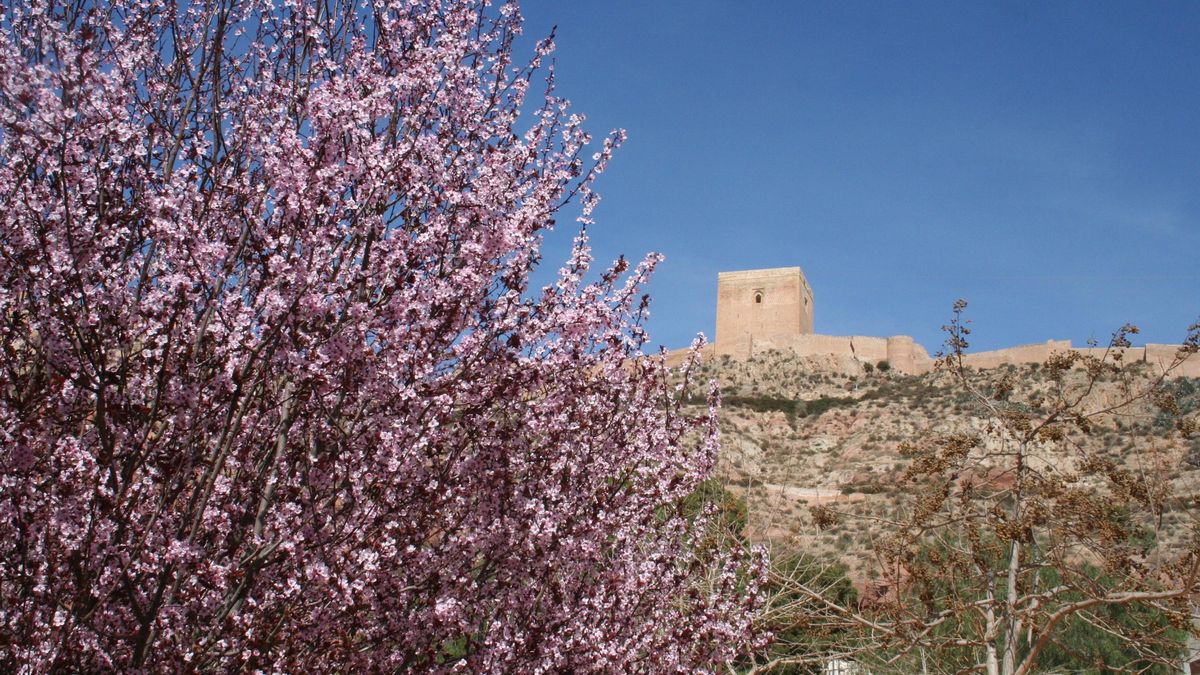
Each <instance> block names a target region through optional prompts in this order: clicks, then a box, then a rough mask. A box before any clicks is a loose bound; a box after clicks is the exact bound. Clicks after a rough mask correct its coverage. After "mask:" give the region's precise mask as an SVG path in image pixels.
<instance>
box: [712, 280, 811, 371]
mask: <svg viewBox="0 0 1200 675" xmlns="http://www.w3.org/2000/svg"><path fill="white" fill-rule="evenodd" d="M812 332H813V294H812V289H811V288H810V287H809V285H808V280H807V279H805V278H804V272H803V271H801V270H800V268H799V267H782V268H777V269H766V270H745V271H742V272H721V273H720V274H719V275H718V276H717V335H716V343H717V353H718V354H730V355H733V356H739V357H745V356H748V355H749V354H750V353H751V352H752V351H754V349H755V347H754V344H755V342H776V341H779V340H780V339H782V338H787V337H791V336H793V335H807V334H810V333H812Z"/></svg>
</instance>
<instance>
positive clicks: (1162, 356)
mask: <svg viewBox="0 0 1200 675" xmlns="http://www.w3.org/2000/svg"><path fill="white" fill-rule="evenodd" d="M1178 354H1179V345H1146V362H1147V363H1149V364H1150V365H1151V367H1153V368H1154V369H1155V372H1161V371H1162V370H1164V369H1166V368H1168V367H1170V366H1171V364H1172V363H1174V362H1175V359H1176V357H1177V355H1178ZM1171 374H1172V375H1173V376H1175V377H1200V353H1192V354H1189V355H1187V358H1186V359H1185V360H1184V361H1183V363H1181V364H1179V365H1178V366H1176V368H1175V369H1174V370H1172V371H1171Z"/></svg>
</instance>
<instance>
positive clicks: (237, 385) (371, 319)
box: [0, 0, 756, 672]
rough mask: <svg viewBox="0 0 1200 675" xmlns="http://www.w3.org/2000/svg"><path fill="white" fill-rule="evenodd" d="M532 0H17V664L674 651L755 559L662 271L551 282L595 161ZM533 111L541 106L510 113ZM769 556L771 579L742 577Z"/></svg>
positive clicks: (1, 286)
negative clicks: (724, 489)
mask: <svg viewBox="0 0 1200 675" xmlns="http://www.w3.org/2000/svg"><path fill="white" fill-rule="evenodd" d="M520 27H521V19H520V16H519V12H518V11H517V9H516V7H515V6H514V5H513V4H505V5H503V6H501V7H499V8H491V7H488V6H486V3H481V2H476V1H468V0H444V1H442V2H438V1H437V0H419V1H418V0H394V1H390V2H385V1H383V0H378V1H374V2H366V3H355V2H350V1H348V0H323V1H321V2H311V3H298V2H271V1H256V0H211V1H209V2H201V3H178V4H174V3H158V2H151V1H150V0H112V1H111V2H95V3H75V2H57V3H49V4H46V3H41V2H36V3H35V2H29V3H27V2H14V3H6V6H5V8H4V9H3V14H2V16H0V31H2V39H0V199H2V200H3V202H2V208H0V280H2V283H0V349H2V350H3V360H2V362H0V365H2V370H0V373H2V379H0V443H2V444H3V445H2V447H3V451H2V453H0V550H2V555H0V651H2V653H3V656H0V658H3V659H4V660H3V662H2V664H3V665H4V666H5V669H8V668H13V667H16V668H21V669H25V670H29V671H45V670H52V669H72V670H97V669H126V668H131V667H133V668H142V669H148V670H155V671H163V670H172V671H173V670H179V669H204V670H213V669H216V670H234V669H264V670H267V669H274V670H298V669H304V670H331V669H340V670H357V669H363V668H368V669H373V670H380V669H386V670H397V669H398V670H423V671H424V670H456V669H464V668H465V669H469V670H474V671H490V672H494V671H516V670H521V671H525V670H538V669H540V670H560V671H568V670H570V671H601V670H602V671H613V670H623V671H630V670H641V671H661V670H690V669H694V668H703V667H706V666H708V665H711V664H716V663H720V662H721V661H723V660H726V659H728V658H730V657H732V656H733V655H734V654H735V653H736V651H737V650H738V649H739V648H741V647H742V646H744V645H745V644H746V641H747V640H748V639H749V637H750V634H751V627H750V623H751V622H750V616H751V611H750V610H752V608H753V605H754V603H755V602H756V592H755V586H754V578H755V575H754V574H753V569H754V563H753V561H752V560H750V559H749V558H747V557H746V556H744V555H742V554H740V553H739V552H738V551H736V550H728V549H726V550H723V549H722V548H720V547H712V546H707V545H698V543H697V542H700V541H701V540H706V539H705V534H704V530H705V527H706V525H705V522H704V518H703V517H701V518H695V517H693V515H692V514H689V513H688V512H686V511H685V510H684V509H683V508H682V507H681V506H680V503H681V501H682V500H681V498H682V497H683V496H685V495H687V494H688V493H689V492H690V491H691V490H692V489H693V487H694V486H695V485H696V484H697V483H698V482H699V481H700V480H702V479H703V478H705V477H706V476H707V474H708V472H709V471H710V469H711V466H712V463H713V457H714V452H715V448H716V432H715V428H714V426H713V424H712V423H711V420H709V419H704V418H702V419H689V418H687V417H685V416H684V415H682V414H681V413H680V409H679V403H678V402H679V400H680V398H681V396H680V393H679V392H678V391H675V390H673V389H671V388H669V387H668V386H667V384H666V381H667V380H666V378H665V376H664V375H665V373H664V368H663V366H662V365H661V363H660V362H659V361H657V360H655V359H650V358H639V357H640V356H641V355H642V352H641V350H642V348H643V345H644V344H645V340H646V337H645V333H644V331H643V328H642V324H643V319H644V317H645V313H646V299H645V297H644V296H642V295H641V293H640V291H639V286H640V285H641V284H642V283H643V282H644V281H645V279H646V277H647V275H649V274H650V272H651V270H652V268H653V267H654V264H655V262H656V261H657V258H655V257H651V258H648V259H647V260H646V261H645V262H644V263H642V264H640V265H637V266H634V267H633V268H632V269H630V268H629V266H628V265H627V264H626V263H625V262H623V261H618V262H617V263H615V264H614V265H613V266H612V267H611V268H610V269H608V270H607V271H606V272H601V273H597V274H596V275H595V280H594V281H589V280H588V279H587V277H588V276H589V275H588V272H589V269H590V267H591V258H590V255H589V249H588V244H587V239H586V237H585V236H584V235H583V234H582V233H581V234H580V236H579V237H578V238H577V239H576V244H575V246H574V250H573V255H572V256H571V258H570V260H569V261H567V262H566V264H565V265H564V267H563V268H562V269H561V271H560V272H559V274H558V276H557V280H556V281H554V282H553V283H551V284H549V285H547V286H546V287H544V288H540V289H538V288H531V286H530V274H531V271H532V270H533V269H534V267H535V265H536V264H537V263H538V261H539V247H540V245H541V241H542V235H543V233H544V231H545V230H546V229H547V228H549V227H550V226H552V225H553V223H554V218H555V215H556V213H558V212H559V210H560V209H561V208H562V207H564V205H566V204H568V203H570V202H572V201H574V202H576V203H577V204H578V206H577V207H576V206H572V208H578V209H579V212H580V213H582V216H581V219H582V220H583V221H584V222H585V223H586V222H588V221H589V219H590V214H591V212H592V209H593V207H594V206H595V203H596V199H597V197H596V195H595V193H594V192H593V191H592V185H593V180H594V178H595V176H596V175H597V174H599V173H600V172H601V171H602V170H603V169H604V167H605V165H606V164H607V162H608V161H609V158H610V156H611V154H612V152H613V150H614V148H615V147H616V146H617V145H618V144H619V142H620V141H621V139H622V134H620V133H614V134H613V135H612V136H611V137H609V138H608V139H606V140H604V141H603V144H602V147H601V148H600V149H599V151H598V152H596V153H595V154H594V155H592V156H591V159H590V161H589V160H588V159H587V151H586V149H585V146H587V145H588V143H589V141H590V139H589V137H588V135H587V134H586V133H585V132H584V131H583V128H582V121H583V120H582V119H581V117H579V116H577V115H574V114H571V113H570V111H569V109H568V105H567V102H566V101H564V100H561V99H559V98H557V97H556V96H555V94H554V88H553V72H552V69H549V73H550V74H549V76H548V77H547V78H546V81H547V83H548V84H547V86H546V88H545V95H544V97H542V98H541V99H540V103H539V101H536V100H535V101H530V102H527V100H526V93H527V90H528V89H529V87H530V84H531V82H533V81H534V75H535V74H536V73H538V72H543V71H547V70H548V69H547V68H546V67H545V66H544V65H543V64H542V62H543V60H544V59H545V58H546V57H547V55H548V54H549V53H550V52H551V50H552V43H551V42H550V41H549V40H546V41H543V42H541V43H539V46H538V47H537V49H536V53H534V54H532V55H531V56H532V59H531V60H530V61H529V62H528V63H520V64H518V63H516V62H514V49H513V40H514V37H515V36H516V35H517V34H518V33H519V29H520ZM523 113H524V114H523ZM748 572H749V573H748Z"/></svg>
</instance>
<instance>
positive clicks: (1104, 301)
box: [523, 0, 1200, 352]
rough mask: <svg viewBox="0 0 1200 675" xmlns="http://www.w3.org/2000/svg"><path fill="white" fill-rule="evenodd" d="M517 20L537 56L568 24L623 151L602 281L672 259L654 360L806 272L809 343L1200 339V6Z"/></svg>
mask: <svg viewBox="0 0 1200 675" xmlns="http://www.w3.org/2000/svg"><path fill="white" fill-rule="evenodd" d="M523 13H524V14H525V16H526V18H527V23H526V34H527V36H529V37H534V36H537V37H540V36H543V35H545V34H546V33H548V32H549V30H550V28H551V27H552V26H554V25H557V26H558V40H557V43H558V46H559V51H558V54H557V64H558V78H559V92H560V94H561V95H563V96H565V97H567V98H569V99H571V101H572V102H573V104H574V109H575V111H576V112H581V113H583V114H586V115H587V116H588V119H589V128H590V129H591V130H592V131H593V132H595V133H596V134H597V135H598V136H600V135H602V134H603V133H604V132H606V131H608V130H609V129H611V128H613V127H623V128H625V129H627V130H628V132H629V141H628V143H627V144H626V145H625V147H624V148H623V149H622V150H621V151H620V152H619V153H618V156H617V158H616V160H615V161H614V163H613V166H612V167H611V169H610V171H609V172H608V173H607V174H605V176H604V177H603V180H602V181H601V183H600V185H599V189H600V191H601V192H602V193H603V195H604V201H603V202H602V204H601V205H600V207H599V209H598V211H597V224H596V225H595V226H593V227H592V228H591V229H590V231H591V233H592V236H593V242H594V244H595V245H596V252H597V255H598V258H599V260H598V262H600V261H608V260H610V259H611V258H613V257H615V256H616V255H617V254H618V253H625V254H627V255H629V256H630V257H632V258H635V259H636V258H640V257H641V255H642V254H644V253H645V252H646V251H652V250H653V251H659V252H661V253H663V254H665V255H666V258H667V260H666V262H665V263H664V265H663V266H662V267H661V268H660V271H659V272H658V274H657V275H656V278H655V280H654V282H653V284H652V285H651V287H650V292H651V294H652V296H653V298H654V302H653V305H652V310H653V313H654V317H653V320H652V322H651V335H652V337H653V339H654V342H655V343H658V344H663V345H666V346H668V347H679V346H684V345H686V344H687V343H688V341H689V340H690V339H691V337H692V336H693V335H694V334H695V333H696V332H698V331H703V332H704V333H705V334H707V335H708V336H709V337H710V338H711V337H712V335H713V326H714V323H715V321H714V308H715V297H716V278H717V273H718V272H719V271H724V270H739V269H753V268H761V267H784V266H791V265H799V266H801V267H802V268H803V269H804V272H805V274H806V276H807V277H808V279H809V282H810V283H811V285H812V287H813V290H814V295H815V310H816V311H815V323H816V332H818V333H825V334H831V335H880V336H886V335H894V334H907V335H912V336H914V337H916V339H917V341H918V342H921V343H923V344H924V345H925V346H926V347H928V348H929V349H930V351H931V352H932V351H934V350H936V348H937V347H939V345H940V344H941V341H942V334H941V331H940V327H941V325H942V324H944V323H945V322H946V320H947V319H948V318H949V315H950V307H951V304H952V303H953V301H954V299H955V298H958V297H962V298H965V299H967V300H968V301H969V302H970V305H971V306H970V309H969V317H970V318H971V319H972V320H973V321H974V328H975V336H974V337H975V341H974V343H973V348H980V349H987V348H997V347H1003V346H1009V345H1016V344H1024V343H1030V342H1042V341H1045V340H1047V339H1050V338H1054V339H1070V340H1073V341H1074V342H1075V343H1076V344H1081V343H1083V342H1084V341H1086V340H1087V339H1089V338H1097V339H1099V340H1101V341H1105V340H1107V337H1108V336H1109V334H1110V333H1111V332H1112V331H1113V330H1114V329H1115V328H1117V327H1118V326H1120V325H1121V324H1122V323H1125V322H1132V323H1135V324H1137V325H1139V326H1140V327H1141V328H1142V335H1141V336H1138V337H1137V338H1136V339H1135V342H1136V343H1138V344H1140V343H1142V342H1160V343H1161V342H1167V343H1170V342H1177V341H1178V340H1179V339H1180V338H1181V337H1182V335H1183V333H1184V331H1185V328H1186V327H1187V325H1188V324H1190V323H1193V322H1194V321H1196V320H1197V319H1198V318H1200V3H1178V4H1176V3H1165V2H1132V1H1131V2H1123V3H1103V2H1077V3H1061V2H1060V3H1044V2H998V3H976V2H968V3H963V2H947V3H899V2H873V3H862V2H812V1H809V0H804V1H801V0H790V1H784V2H750V1H738V2H735V1H734V0H726V1H720V0H688V1H687V2H682V1H678V2H644V1H633V0H605V1H599V0H597V1H594V2H593V1H589V2H583V1H570V2H564V1H562V0H526V2H525V3H524V4H523ZM560 222H563V221H560ZM568 223H569V221H566V222H564V225H567V224H568ZM563 236H564V237H565V236H569V233H564V234H563ZM546 253H547V255H546V264H547V267H553V268H557V266H558V264H557V263H558V262H559V261H560V260H561V259H562V258H563V256H564V253H563V248H562V242H560V241H556V242H554V243H553V245H552V246H550V247H549V248H548V249H547V251H546Z"/></svg>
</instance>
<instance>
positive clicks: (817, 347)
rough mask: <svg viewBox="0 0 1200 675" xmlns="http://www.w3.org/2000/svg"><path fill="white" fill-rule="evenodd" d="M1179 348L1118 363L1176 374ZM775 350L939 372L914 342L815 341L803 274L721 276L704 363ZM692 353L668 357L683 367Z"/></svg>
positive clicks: (1132, 352)
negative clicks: (1143, 364) (714, 329)
mask: <svg viewBox="0 0 1200 675" xmlns="http://www.w3.org/2000/svg"><path fill="white" fill-rule="evenodd" d="M1073 349H1074V348H1073V347H1072V346H1071V342H1070V340H1047V341H1046V342H1044V343H1038V344H1031V345H1020V346H1017V347H1009V348H1007V349H996V350H992V351H986V352H973V353H969V354H966V355H964V356H963V363H964V364H965V365H967V366H971V367H973V368H981V369H983V368H997V367H1000V366H1005V365H1016V364H1028V363H1042V362H1044V361H1046V360H1047V359H1048V358H1050V356H1051V355H1052V354H1055V353H1062V352H1068V351H1072V350H1073ZM1178 349H1179V347H1178V346H1177V345H1146V346H1145V347H1128V348H1124V349H1120V350H1115V353H1119V354H1120V356H1121V358H1120V359H1119V362H1120V363H1122V364H1126V363H1141V362H1146V363H1149V364H1151V365H1152V366H1153V367H1154V368H1158V369H1160V370H1161V369H1166V368H1168V367H1171V365H1172V364H1173V363H1174V361H1175V359H1176V354H1177V352H1178ZM771 350H781V351H791V352H793V353H794V354H796V355H797V356H800V357H822V358H825V359H826V360H828V361H829V362H831V363H832V364H835V365H834V367H835V368H837V369H844V370H849V371H853V372H858V371H859V370H861V368H862V367H863V366H862V364H866V363H869V364H872V365H874V364H877V363H879V362H881V361H887V362H888V364H889V365H891V367H892V368H893V369H895V370H896V371H897V372H900V373H905V374H912V375H919V374H922V373H927V372H930V371H931V370H933V366H934V361H933V359H931V358H930V356H929V352H927V351H926V350H925V348H924V347H922V346H921V345H919V344H917V343H916V342H915V341H914V340H913V339H912V338H911V337H909V336H907V335H894V336H892V337H889V338H881V337H870V336H862V335H853V336H838V335H816V334H814V333H813V293H812V289H811V288H810V287H809V285H808V281H807V280H806V279H805V278H804V272H803V271H801V269H800V268H799V267H785V268H779V269H766V270H746V271H741V272H721V273H720V274H719V275H718V277H717V333H716V342H715V344H713V345H711V346H710V347H706V348H705V356H706V357H707V356H710V355H718V356H722V355H726V356H731V357H733V358H737V359H748V358H751V357H753V356H755V355H757V354H762V353H765V352H768V351H771ZM686 351H687V350H675V351H673V352H670V353H669V354H668V356H667V361H668V363H669V364H678V363H681V362H682V361H683V359H684V355H685V354H686ZM1074 351H1077V352H1079V353H1081V354H1087V355H1091V356H1095V357H1096V358H1107V359H1108V360H1109V361H1110V362H1111V361H1114V359H1113V356H1114V352H1110V351H1107V350H1105V349H1102V348H1093V347H1085V348H1080V349H1074ZM1171 375H1172V376H1176V377H1178V376H1187V377H1200V354H1191V355H1190V356H1189V357H1188V358H1187V359H1186V360H1185V361H1183V362H1182V363H1180V364H1178V365H1177V366H1175V367H1174V369H1173V370H1172V371H1171Z"/></svg>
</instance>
